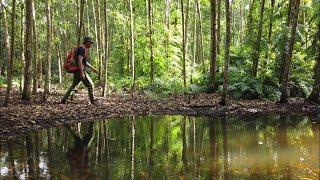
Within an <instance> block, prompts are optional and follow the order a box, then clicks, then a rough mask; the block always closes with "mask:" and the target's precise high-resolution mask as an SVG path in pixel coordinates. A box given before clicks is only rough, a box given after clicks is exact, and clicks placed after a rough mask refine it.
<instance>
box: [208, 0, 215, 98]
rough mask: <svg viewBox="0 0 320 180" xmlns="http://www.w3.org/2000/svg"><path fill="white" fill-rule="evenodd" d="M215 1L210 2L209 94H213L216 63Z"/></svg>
mask: <svg viewBox="0 0 320 180" xmlns="http://www.w3.org/2000/svg"><path fill="white" fill-rule="evenodd" d="M216 25H217V0H211V61H210V84H209V89H210V92H214V89H215V78H216V62H217V29H216Z"/></svg>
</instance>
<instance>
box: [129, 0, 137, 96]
mask: <svg viewBox="0 0 320 180" xmlns="http://www.w3.org/2000/svg"><path fill="white" fill-rule="evenodd" d="M132 1H133V0H129V9H130V48H131V59H130V60H131V68H132V71H131V73H132V85H131V87H132V88H131V89H132V92H134V89H135V81H136V76H135V62H134V61H135V60H134V59H135V58H134V31H133V29H134V28H133V7H132Z"/></svg>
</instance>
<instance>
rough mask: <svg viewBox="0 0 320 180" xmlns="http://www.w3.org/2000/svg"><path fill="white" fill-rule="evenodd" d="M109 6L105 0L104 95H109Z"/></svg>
mask: <svg viewBox="0 0 320 180" xmlns="http://www.w3.org/2000/svg"><path fill="white" fill-rule="evenodd" d="M108 26H109V24H108V6H107V0H104V27H105V32H104V43H105V47H104V72H103V73H104V74H103V79H104V81H103V90H102V96H103V97H106V96H107V83H108V57H109V51H108V49H109V47H108V45H109V44H108V41H109V40H108V39H109V38H108V35H109V33H108V29H109V28H108Z"/></svg>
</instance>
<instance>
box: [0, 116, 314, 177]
mask: <svg viewBox="0 0 320 180" xmlns="http://www.w3.org/2000/svg"><path fill="white" fill-rule="evenodd" d="M319 132H320V129H319V119H311V118H308V117H303V116H298V117H296V116H288V115H286V116H284V115H269V116H262V117H248V118H242V119H237V118H209V117H183V116H147V117H131V118H124V119H108V120H99V121H95V122H89V123H82V124H70V125H65V126H61V127H56V128H52V129H48V130H44V131H40V132H35V133H29V134H27V135H25V136H23V137H17V138H14V139H10V140H3V139H2V140H1V150H0V160H1V162H0V170H1V172H0V179H14V178H17V179H28V178H30V179H31V178H32V179H63V180H65V179H212V178H213V179H303V178H306V179H319V173H320V163H319V154H320V152H319Z"/></svg>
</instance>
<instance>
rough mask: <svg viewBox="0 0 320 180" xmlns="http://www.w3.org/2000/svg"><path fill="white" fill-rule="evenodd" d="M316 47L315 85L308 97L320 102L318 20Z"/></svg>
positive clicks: (319, 29)
mask: <svg viewBox="0 0 320 180" xmlns="http://www.w3.org/2000/svg"><path fill="white" fill-rule="evenodd" d="M315 36H316V38H315V41H314V43H315V49H316V52H317V56H316V61H317V62H316V65H315V67H314V85H313V89H312V92H311V94H310V96H309V97H308V100H309V101H312V102H315V103H318V104H319V103H320V22H318V32H317V34H316V35H315Z"/></svg>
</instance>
